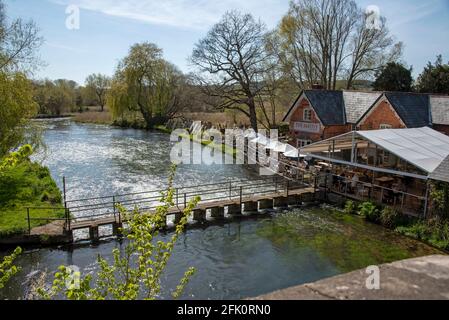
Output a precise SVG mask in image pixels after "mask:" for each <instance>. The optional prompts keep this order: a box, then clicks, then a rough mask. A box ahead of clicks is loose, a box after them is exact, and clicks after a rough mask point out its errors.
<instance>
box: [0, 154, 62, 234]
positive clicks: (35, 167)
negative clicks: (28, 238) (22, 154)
mask: <svg viewBox="0 0 449 320" xmlns="http://www.w3.org/2000/svg"><path fill="white" fill-rule="evenodd" d="M27 207H46V208H48V209H45V210H39V211H37V210H36V211H33V210H31V211H30V215H31V216H32V218H34V219H38V218H62V217H64V210H58V209H57V208H61V207H62V196H61V192H60V190H59V189H58V187H57V185H56V182H55V181H54V180H53V178H52V177H51V175H50V171H49V169H48V168H46V167H43V166H41V165H40V164H38V163H33V162H31V161H28V160H27V161H24V162H22V163H21V164H19V165H17V166H16V167H14V168H11V169H7V170H5V171H4V172H3V173H2V177H1V179H0V238H11V237H13V236H16V235H20V234H24V233H28V228H29V227H31V228H34V227H38V226H42V225H45V224H47V223H48V222H49V221H45V220H40V221H39V220H32V221H31V223H30V225H28V221H27Z"/></svg>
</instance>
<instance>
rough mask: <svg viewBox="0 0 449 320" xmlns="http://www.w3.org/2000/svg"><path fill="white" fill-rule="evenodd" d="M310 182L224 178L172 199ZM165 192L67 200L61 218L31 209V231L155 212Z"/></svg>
mask: <svg viewBox="0 0 449 320" xmlns="http://www.w3.org/2000/svg"><path fill="white" fill-rule="evenodd" d="M311 184H312V182H311V180H310V179H309V180H307V181H306V179H304V176H303V177H302V179H286V178H285V177H281V176H270V177H263V178H260V179H256V180H248V179H241V180H239V179H231V180H223V181H219V182H215V183H208V184H200V185H187V186H181V187H175V188H174V192H175V195H174V199H173V202H174V205H175V206H176V207H178V208H183V207H186V206H187V203H188V202H189V201H190V200H192V199H193V198H195V197H197V196H200V197H201V203H200V205H204V204H207V203H208V202H211V203H212V202H217V201H225V200H230V199H236V198H240V199H243V198H245V199H247V198H250V197H254V196H263V195H266V194H273V193H286V194H288V190H289V189H290V190H293V189H297V188H301V187H305V186H309V185H311ZM166 191H167V190H166V189H155V190H149V191H144V192H135V193H126V194H117V195H111V196H101V197H92V198H84V199H75V200H68V201H66V203H65V207H64V208H58V209H59V210H62V212H63V214H61V215H60V216H61V217H60V218H46V217H45V216H43V215H42V212H43V210H48V208H28V209H27V220H28V226H29V228H28V229H29V230H28V231H29V232H30V233H31V229H32V224H33V222H36V221H39V222H40V224H42V222H54V221H61V223H63V224H64V226H63V227H64V229H65V230H67V229H70V228H71V224H72V223H76V222H82V221H86V220H95V219H100V218H106V217H111V218H112V217H113V218H114V220H115V221H121V219H122V217H121V214H120V212H119V211H118V209H117V205H120V206H122V207H124V208H125V209H126V210H133V209H135V208H138V209H139V210H143V211H152V210H155V209H156V208H157V207H158V206H160V205H161V204H162V203H161V197H162V193H163V192H166Z"/></svg>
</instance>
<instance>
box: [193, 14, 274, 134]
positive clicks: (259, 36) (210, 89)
mask: <svg viewBox="0 0 449 320" xmlns="http://www.w3.org/2000/svg"><path fill="white" fill-rule="evenodd" d="M264 31H265V26H264V24H263V23H261V22H260V21H256V20H255V19H254V18H253V17H252V16H251V15H250V14H241V13H239V12H237V11H231V12H227V13H226V14H225V15H224V16H223V18H222V20H221V21H220V22H219V23H217V24H216V25H215V26H213V28H212V29H211V30H210V31H209V33H208V34H207V36H206V37H205V38H204V39H202V40H200V41H199V43H197V44H196V45H195V48H194V50H193V54H192V57H191V59H190V60H191V62H192V64H193V65H194V66H196V67H197V68H198V71H199V73H198V74H197V79H198V80H199V84H200V85H201V87H202V88H203V90H204V91H205V94H206V95H207V96H208V97H209V98H210V99H209V102H210V103H211V104H213V106H214V107H215V108H217V109H219V110H224V109H230V110H238V111H240V112H242V113H244V114H245V115H246V116H247V117H248V118H249V120H250V122H251V127H252V128H253V129H254V130H257V126H258V123H257V112H256V97H257V95H258V94H259V93H260V92H261V91H262V90H263V83H262V82H261V79H262V73H263V72H265V71H266V70H265V67H266V65H264V61H266V59H267V53H266V51H265V46H264V44H265V43H264Z"/></svg>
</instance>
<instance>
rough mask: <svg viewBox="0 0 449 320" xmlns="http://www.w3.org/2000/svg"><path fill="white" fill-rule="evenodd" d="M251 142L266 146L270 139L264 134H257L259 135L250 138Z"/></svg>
mask: <svg viewBox="0 0 449 320" xmlns="http://www.w3.org/2000/svg"><path fill="white" fill-rule="evenodd" d="M251 142H252V143H258V144H261V145H264V146H266V145H268V144H269V143H270V140H269V139H268V138H267V137H265V136H264V135H261V134H259V135H257V138H255V139H253V140H251Z"/></svg>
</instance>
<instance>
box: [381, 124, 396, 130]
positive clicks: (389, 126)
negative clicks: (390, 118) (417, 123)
mask: <svg viewBox="0 0 449 320" xmlns="http://www.w3.org/2000/svg"><path fill="white" fill-rule="evenodd" d="M391 128H393V126H392V125H391V124H386V123H382V124H381V125H380V129H391Z"/></svg>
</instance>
